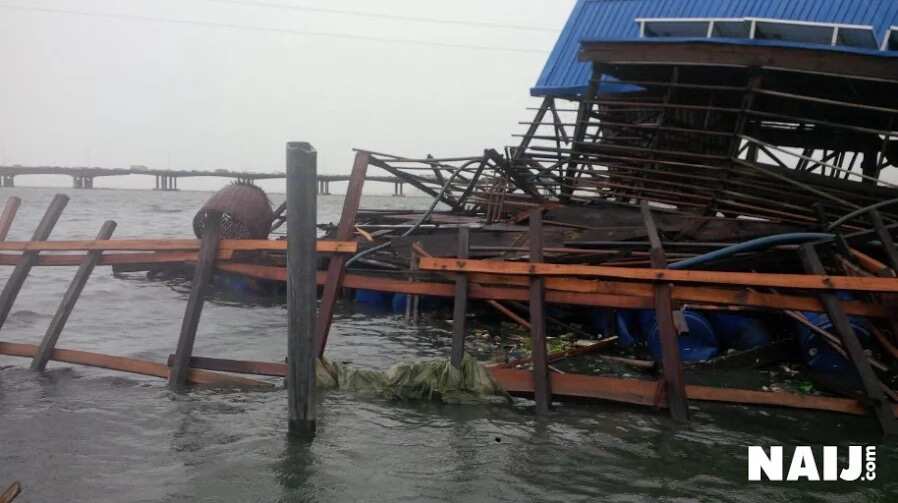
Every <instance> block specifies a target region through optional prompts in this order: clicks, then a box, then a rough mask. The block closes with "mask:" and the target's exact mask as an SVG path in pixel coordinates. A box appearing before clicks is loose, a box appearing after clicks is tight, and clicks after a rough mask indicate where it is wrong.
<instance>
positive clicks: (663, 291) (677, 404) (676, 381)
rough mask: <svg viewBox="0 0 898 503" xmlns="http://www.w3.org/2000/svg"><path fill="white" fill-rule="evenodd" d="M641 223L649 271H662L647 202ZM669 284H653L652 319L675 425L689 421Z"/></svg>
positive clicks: (663, 259) (660, 251)
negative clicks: (653, 306) (646, 241)
mask: <svg viewBox="0 0 898 503" xmlns="http://www.w3.org/2000/svg"><path fill="white" fill-rule="evenodd" d="M641 211H642V219H643V223H644V224H645V228H646V232H647V233H648V237H649V243H650V244H651V249H650V255H651V259H652V267H654V268H655V269H666V268H667V258H666V257H665V254H664V248H663V247H662V245H661V237H660V236H659V235H658V227H657V226H656V225H655V219H654V217H653V216H652V210H651V208H649V204H648V202H647V201H642V204H641ZM671 289H672V286H671V284H670V283H657V284H655V319H656V322H657V323H658V332H659V336H660V340H661V363H662V366H663V369H664V384H665V388H666V390H667V401H668V404H669V405H670V415H671V417H672V418H673V419H674V420H675V421H680V422H688V421H689V404H688V403H687V401H686V381H685V380H684V379H683V366H682V364H681V362H680V341H679V330H677V327H676V325H675V323H674V313H673V300H672V297H671Z"/></svg>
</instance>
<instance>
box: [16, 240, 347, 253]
mask: <svg viewBox="0 0 898 503" xmlns="http://www.w3.org/2000/svg"><path fill="white" fill-rule="evenodd" d="M350 237H351V236H350ZM201 247H202V242H201V241H200V240H197V239H115V240H97V239H94V240H82V241H40V242H38V241H34V240H32V241H6V242H2V243H0V251H22V252H24V251H196V250H199V249H200V248H201ZM218 248H219V249H220V250H225V251H228V252H231V253H233V252H235V251H262V250H267V251H286V250H287V241H286V240H283V239H223V240H221V241H220V244H219V247H218ZM316 249H317V251H318V252H319V253H349V254H351V253H356V252H357V251H358V249H359V244H358V243H357V242H355V241H350V240H349V239H346V240H342V241H334V240H325V239H322V240H319V241H318V242H317V244H316Z"/></svg>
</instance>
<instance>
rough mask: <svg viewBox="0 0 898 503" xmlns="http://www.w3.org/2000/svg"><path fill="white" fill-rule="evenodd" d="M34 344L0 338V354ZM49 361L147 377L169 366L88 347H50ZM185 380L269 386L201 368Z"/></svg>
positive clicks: (28, 350) (20, 352)
mask: <svg viewBox="0 0 898 503" xmlns="http://www.w3.org/2000/svg"><path fill="white" fill-rule="evenodd" d="M37 349H38V347H37V346H36V345H34V344H21V343H14V342H2V341H0V354H2V355H7V356H19V357H23V358H34V355H35V354H36V352H37ZM50 360H51V361H55V362H63V363H72V364H76V365H84V366H86V367H96V368H103V369H108V370H117V371H120V372H128V373H131V374H138V375H145V376H151V377H161V378H163V379H168V378H169V374H170V372H169V368H168V367H167V366H165V365H163V364H161V363H156V362H149V361H146V360H138V359H135V358H128V357H124V356H111V355H104V354H101V353H91V352H88V351H77V350H73V349H59V348H56V349H54V350H53V354H52V355H51V356H50ZM187 380H188V382H189V383H191V384H209V385H217V386H261V387H269V388H270V387H272V386H271V384H269V383H266V382H263V381H257V380H254V379H247V378H244V377H238V376H229V375H224V374H218V373H215V372H207V371H205V370H198V369H191V370H190V372H189V373H188V374H187Z"/></svg>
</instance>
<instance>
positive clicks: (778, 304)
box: [216, 263, 889, 318]
mask: <svg viewBox="0 0 898 503" xmlns="http://www.w3.org/2000/svg"><path fill="white" fill-rule="evenodd" d="M216 267H217V268H218V269H219V270H221V271H226V272H231V273H234V274H242V275H245V276H248V277H252V278H257V279H266V280H271V281H281V282H283V281H286V280H287V272H286V271H287V270H286V269H285V268H283V267H273V266H260V265H255V264H239V263H219V264H216ZM324 280H325V275H324V273H322V272H319V274H318V284H319V285H323V284H324ZM343 284H344V286H346V287H348V288H365V289H368V290H378V291H383V292H393V293H404V294H409V295H432V296H435V297H452V296H453V295H454V290H453V287H452V285H451V284H449V283H436V282H427V281H419V282H414V283H410V282H408V281H406V280H394V279H390V278H384V277H379V276H365V275H361V274H347V275H345V277H344V280H343ZM490 285H509V286H514V287H521V288H495V287H493V286H490ZM528 286H529V279H528V278H526V277H524V276H500V275H494V274H472V275H471V282H470V284H469V292H468V298H471V299H477V300H490V299H494V300H517V301H526V300H528V299H529V297H528V294H527V290H526V287H528ZM546 289H547V291H546V301H547V302H549V303H550V304H572V305H580V306H597V307H616V308H621V309H650V308H652V307H653V306H654V304H653V301H652V298H653V297H652V296H653V295H654V293H653V287H652V285H651V284H646V283H642V284H640V283H624V282H612V281H597V280H579V279H572V278H552V277H549V278H546ZM672 298H673V300H675V301H677V302H679V303H693V304H694V303H703V304H717V305H734V306H746V307H757V308H763V309H777V310H779V309H791V310H795V311H811V312H818V313H822V312H824V311H825V309H824V308H823V304H821V303H820V300H819V299H816V298H812V297H804V296H798V295H784V294H777V293H769V294H768V293H760V292H755V291H750V290H744V289H743V290H728V289H723V288H713V287H693V286H674V288H673V293H672ZM841 304H842V308H843V309H844V310H845V313H846V314H850V315H857V316H866V317H871V318H886V317H888V315H889V310H888V309H887V308H886V307H885V306H882V305H878V304H870V303H866V302H861V301H854V300H852V301H841Z"/></svg>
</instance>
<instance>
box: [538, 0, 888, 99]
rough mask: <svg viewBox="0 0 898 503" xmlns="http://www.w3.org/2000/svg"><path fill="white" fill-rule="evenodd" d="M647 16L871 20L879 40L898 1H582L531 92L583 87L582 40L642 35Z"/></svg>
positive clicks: (859, 22)
mask: <svg viewBox="0 0 898 503" xmlns="http://www.w3.org/2000/svg"><path fill="white" fill-rule="evenodd" d="M646 18H765V19H782V20H790V21H804V22H815V23H837V24H847V25H869V26H872V27H873V31H874V35H875V36H876V38H877V42H882V40H883V39H884V38H885V37H886V36H887V33H888V32H889V28H890V27H891V26H894V25H898V1H896V0H579V1H578V2H577V5H576V6H575V7H574V10H573V12H572V13H571V17H570V18H569V19H568V22H567V24H566V25H565V27H564V30H562V32H561V35H560V37H559V39H558V42H557V43H556V44H555V48H554V49H553V50H552V53H551V55H550V56H549V60H548V61H547V62H546V65H545V67H544V68H543V71H542V74H541V75H540V77H539V80H538V81H537V83H536V86H534V87H533V88H532V89H531V94H532V95H534V96H545V95H553V96H567V95H573V94H578V93H580V92H582V91H583V90H584V89H585V88H586V86H587V84H588V83H589V77H590V73H591V72H590V66H589V64H588V63H583V62H581V61H579V60H578V59H577V54H578V52H579V50H580V44H581V42H583V41H586V40H634V39H638V38H640V25H639V23H637V22H636V20H637V19H646ZM746 42H749V41H746ZM830 49H832V48H830Z"/></svg>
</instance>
